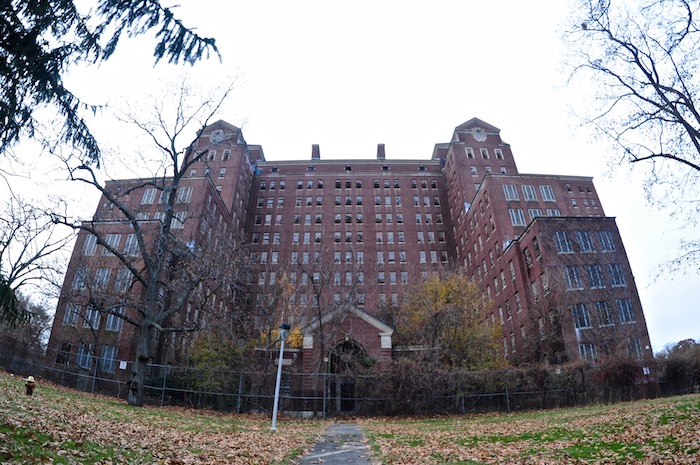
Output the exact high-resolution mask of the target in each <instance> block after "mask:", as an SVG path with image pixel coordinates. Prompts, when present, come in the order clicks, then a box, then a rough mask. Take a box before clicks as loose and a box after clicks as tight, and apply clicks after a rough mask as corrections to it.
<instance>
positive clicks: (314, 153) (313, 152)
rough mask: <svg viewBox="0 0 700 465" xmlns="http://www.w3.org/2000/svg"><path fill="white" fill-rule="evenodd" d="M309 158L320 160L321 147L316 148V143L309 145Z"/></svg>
mask: <svg viewBox="0 0 700 465" xmlns="http://www.w3.org/2000/svg"><path fill="white" fill-rule="evenodd" d="M311 159H312V160H320V159H321V149H319V148H318V144H313V145H312V146H311Z"/></svg>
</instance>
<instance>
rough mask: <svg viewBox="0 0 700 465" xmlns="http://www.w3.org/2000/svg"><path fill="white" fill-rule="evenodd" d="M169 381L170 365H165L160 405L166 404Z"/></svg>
mask: <svg viewBox="0 0 700 465" xmlns="http://www.w3.org/2000/svg"><path fill="white" fill-rule="evenodd" d="M167 382H168V367H167V366H166V367H163V388H162V390H161V393H160V406H161V407H162V406H163V405H164V404H165V385H166V384H167Z"/></svg>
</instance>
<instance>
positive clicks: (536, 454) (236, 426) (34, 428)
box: [0, 373, 700, 465]
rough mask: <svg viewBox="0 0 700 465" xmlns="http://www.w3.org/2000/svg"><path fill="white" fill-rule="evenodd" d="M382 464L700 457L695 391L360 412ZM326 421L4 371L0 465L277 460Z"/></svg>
mask: <svg viewBox="0 0 700 465" xmlns="http://www.w3.org/2000/svg"><path fill="white" fill-rule="evenodd" d="M356 421H357V422H358V423H359V424H360V425H361V426H362V427H363V428H364V430H365V432H366V435H367V437H368V438H369V440H370V443H371V444H372V446H373V448H374V451H375V453H376V455H377V458H378V459H380V460H381V461H382V462H383V463H384V464H385V465H408V464H411V465H413V464H416V465H419V464H472V465H474V464H491V463H513V464H515V463H519V464H520V463H526V464H528V463H529V464H565V463H572V464H573V463H575V464H593V463H600V464H624V463H640V464H644V463H649V464H652V463H653V464H671V463H679V464H680V463H682V464H693V463H698V464H700V395H692V396H683V397H675V398H670V399H658V400H652V401H644V402H635V403H629V404H617V405H611V406H594V407H586V408H576V409H561V410H551V411H540V412H526V413H518V414H509V415H505V414H487V415H465V416H452V417H440V418H429V419H407V418H401V419H399V418H389V419H387V418H364V419H356ZM327 424H328V423H327V422H324V421H320V420H314V421H303V420H295V419H291V418H287V417H285V418H282V419H280V421H279V423H278V430H277V432H272V431H270V416H269V415H261V416H254V415H231V414H219V413H216V412H209V411H201V410H188V409H181V408H159V407H144V408H132V407H129V406H127V405H126V404H125V403H124V402H123V401H120V400H115V399H113V398H111V397H101V396H92V395H89V394H85V393H82V392H79V391H74V390H70V389H65V388H61V387H58V386H53V385H50V384H48V383H44V382H41V381H40V383H39V384H38V386H37V388H36V390H35V394H34V397H31V398H29V397H27V396H25V395H24V385H23V382H22V380H21V379H19V378H17V377H11V376H9V375H7V374H4V373H0V463H1V464H45V463H61V464H110V465H112V464H151V463H156V464H168V465H184V464H233V465H235V464H261V465H262V464H279V463H289V460H290V459H291V458H293V457H296V456H298V455H300V454H301V453H302V452H303V451H304V450H306V449H307V448H308V447H309V446H310V445H311V443H313V441H314V439H315V438H316V437H317V435H318V433H319V432H320V431H321V430H322V429H324V428H325V427H326V426H327Z"/></svg>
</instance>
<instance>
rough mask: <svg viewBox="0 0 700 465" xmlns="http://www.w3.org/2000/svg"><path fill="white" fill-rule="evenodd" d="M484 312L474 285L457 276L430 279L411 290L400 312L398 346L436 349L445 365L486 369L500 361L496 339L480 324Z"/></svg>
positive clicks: (478, 292) (482, 320) (449, 275)
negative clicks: (440, 352) (399, 339)
mask: <svg viewBox="0 0 700 465" xmlns="http://www.w3.org/2000/svg"><path fill="white" fill-rule="evenodd" d="M485 313H486V310H485V308H484V301H483V299H482V298H481V294H480V291H479V290H478V288H477V286H476V285H475V284H474V282H473V281H472V280H471V279H470V278H468V277H466V276H464V275H462V274H459V273H446V274H444V275H442V276H432V277H430V278H428V279H426V280H425V281H424V282H423V283H421V284H420V285H418V286H416V287H414V288H413V290H412V291H411V293H410V294H409V295H408V297H407V298H406V300H405V302H404V306H403V307H402V309H401V310H400V315H399V318H398V324H397V333H399V337H400V338H402V343H407V344H411V345H422V346H425V347H429V348H431V349H440V350H441V351H442V359H443V360H446V361H448V365H450V366H452V367H455V366H458V367H460V368H467V369H481V368H488V367H492V366H495V365H497V364H498V361H497V359H501V358H502V357H500V355H499V354H498V352H497V350H496V346H497V344H498V339H497V335H496V334H495V333H493V331H492V330H491V329H489V328H488V327H486V325H485V324H484V323H483V322H484V318H485Z"/></svg>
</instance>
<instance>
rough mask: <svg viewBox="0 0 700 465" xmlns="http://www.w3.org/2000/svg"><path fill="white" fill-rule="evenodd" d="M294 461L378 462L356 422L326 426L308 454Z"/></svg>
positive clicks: (335, 464)
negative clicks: (374, 458) (373, 457)
mask: <svg viewBox="0 0 700 465" xmlns="http://www.w3.org/2000/svg"><path fill="white" fill-rule="evenodd" d="M292 463H295V464H298V465H310V464H318V463H323V464H326V465H340V464H345V463H353V464H359V465H371V464H374V463H376V462H375V461H374V460H373V459H372V452H371V451H370V448H369V445H368V444H367V441H366V440H365V435H364V434H363V433H362V428H360V427H359V426H357V425H356V424H354V423H334V424H332V425H330V426H329V427H328V428H326V430H325V431H324V432H323V433H322V434H321V436H320V437H319V438H318V442H317V443H316V445H314V447H313V448H312V449H311V451H309V453H308V454H306V455H304V456H302V457H299V458H296V459H293V460H292Z"/></svg>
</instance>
